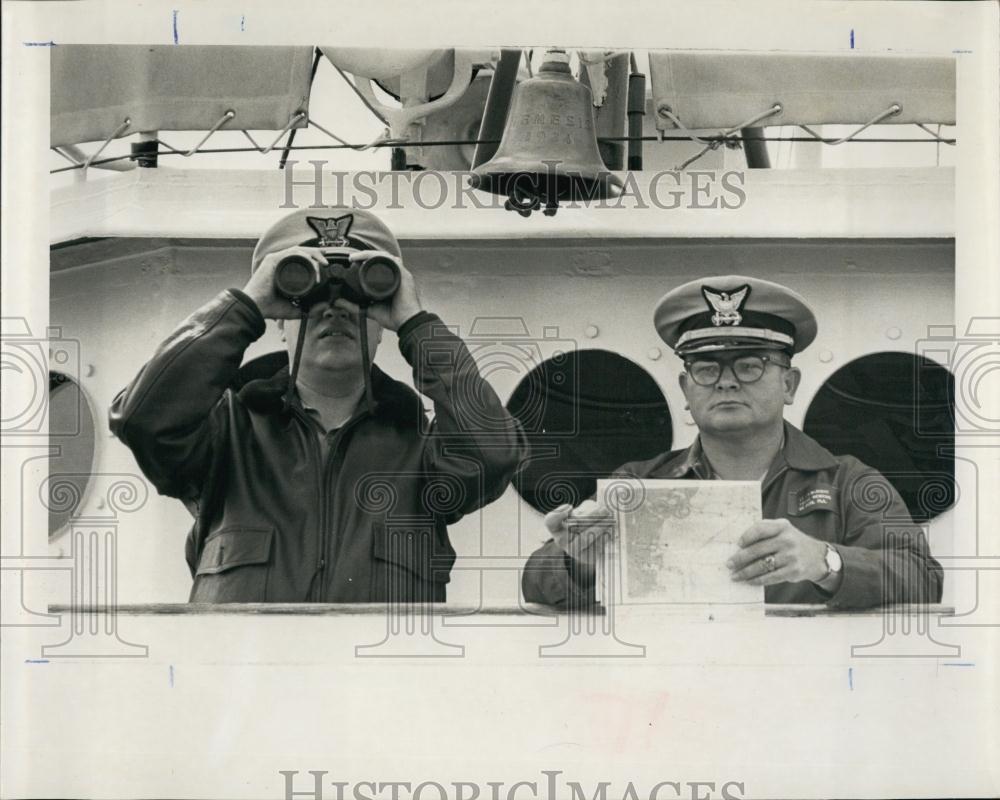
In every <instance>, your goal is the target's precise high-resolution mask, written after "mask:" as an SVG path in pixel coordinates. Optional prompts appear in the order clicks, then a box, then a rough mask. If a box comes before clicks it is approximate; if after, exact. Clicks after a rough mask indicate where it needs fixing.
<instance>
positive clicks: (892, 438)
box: [803, 352, 956, 522]
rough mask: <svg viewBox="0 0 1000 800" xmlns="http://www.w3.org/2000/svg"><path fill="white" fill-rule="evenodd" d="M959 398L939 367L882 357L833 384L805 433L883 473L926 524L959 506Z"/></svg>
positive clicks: (812, 410)
mask: <svg viewBox="0 0 1000 800" xmlns="http://www.w3.org/2000/svg"><path fill="white" fill-rule="evenodd" d="M954 399H955V384H954V379H953V377H952V374H951V373H950V372H949V371H948V370H947V369H946V368H945V367H943V366H941V365H940V364H938V363H937V362H935V361H932V360H930V359H927V358H924V357H923V356H914V355H912V354H910V353H896V352H882V353H875V354H872V355H867V356H863V357H861V358H858V359H856V360H854V361H852V362H850V363H849V364H847V365H845V366H844V367H841V368H840V369H839V370H837V371H836V372H835V373H834V374H833V375H832V376H830V378H829V379H827V381H826V382H825V383H824V384H823V386H822V388H821V389H820V390H819V392H817V393H816V396H815V398H813V401H812V403H810V405H809V410H808V411H807V413H806V418H805V423H804V425H803V428H804V430H805V432H806V433H807V434H809V435H810V436H812V437H813V438H814V439H815V440H816V441H818V442H819V443H820V444H822V445H823V446H824V447H825V448H826V449H827V450H829V451H830V452H831V453H833V454H834V455H852V456H855V457H856V458H859V459H861V461H863V462H865V463H866V464H868V465H869V466H871V467H874V468H875V469H877V470H879V471H880V472H881V473H882V474H884V475H885V476H886V478H888V480H889V481H890V482H891V483H892V485H893V486H894V487H895V488H896V491H898V492H899V494H900V495H901V496H902V498H903V501H904V502H905V503H906V505H907V507H908V508H909V510H910V515H911V516H912V517H913V519H914V520H916V521H918V522H925V521H927V520H929V519H933V518H934V517H936V516H937V515H938V514H940V513H941V512H942V511H945V510H946V509H948V508H950V507H951V506H952V505H953V504H954V502H955V496H956V495H955V462H954V457H953V456H952V455H950V454H949V452H948V448H949V447H950V446H951V445H953V444H954V414H953V409H954ZM942 450H943V451H944V452H942Z"/></svg>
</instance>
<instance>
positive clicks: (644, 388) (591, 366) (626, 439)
mask: <svg viewBox="0 0 1000 800" xmlns="http://www.w3.org/2000/svg"><path fill="white" fill-rule="evenodd" d="M507 408H508V410H509V411H510V413H511V414H512V415H513V416H514V417H516V418H517V419H518V420H520V422H521V424H522V425H523V427H524V429H525V432H526V433H527V437H528V441H529V444H530V448H531V456H530V459H529V460H528V462H527V464H526V465H525V467H524V468H523V469H522V470H521V471H520V472H519V473H518V475H517V477H516V478H515V479H514V486H515V488H516V489H517V491H518V493H519V494H520V495H521V497H522V498H524V500H525V501H526V502H528V503H529V504H530V505H531V506H532V507H533V508H535V509H537V510H538V511H541V512H543V513H547V512H548V511H551V510H552V509H553V508H556V507H557V506H559V505H562V504H563V503H572V504H573V505H579V503H581V502H582V501H583V500H585V499H587V498H588V497H590V496H591V495H593V494H594V492H595V491H596V488H597V480H598V478H603V477H607V476H608V475H610V474H611V472H613V471H614V470H615V469H616V468H618V467H620V466H621V465H622V464H625V463H627V462H629V461H637V460H642V459H646V458H652V457H653V456H655V455H658V454H660V453H662V452H664V451H666V450H669V449H670V447H671V443H672V441H673V425H672V422H671V417H670V409H669V408H668V407H667V401H666V398H665V397H664V396H663V392H662V391H660V388H659V386H657V385H656V381H654V380H653V378H652V376H651V375H650V374H649V373H648V372H646V370H644V369H643V368H642V367H640V366H638V365H637V364H634V363H633V362H631V361H629V360H628V359H627V358H623V357H622V356H620V355H617V354H616V353H612V352H609V351H607V350H578V351H576V352H573V353H562V354H559V355H557V356H554V357H553V358H550V359H548V360H546V361H545V362H543V363H542V364H540V365H539V366H537V367H536V368H535V369H534V370H532V371H531V372H530V373H529V374H528V375H526V376H525V377H524V378H523V379H522V380H521V382H520V383H519V384H518V385H517V388H516V389H515V390H514V392H513V394H512V395H511V398H510V400H509V401H508V403H507Z"/></svg>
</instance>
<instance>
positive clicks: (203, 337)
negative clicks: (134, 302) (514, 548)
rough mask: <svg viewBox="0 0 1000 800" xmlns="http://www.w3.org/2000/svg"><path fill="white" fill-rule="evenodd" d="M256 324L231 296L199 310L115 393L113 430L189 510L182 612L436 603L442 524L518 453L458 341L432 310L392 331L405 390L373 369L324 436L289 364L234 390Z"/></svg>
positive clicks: (521, 443)
mask: <svg viewBox="0 0 1000 800" xmlns="http://www.w3.org/2000/svg"><path fill="white" fill-rule="evenodd" d="M264 330H265V322H264V318H263V316H262V315H261V313H260V310H259V309H258V308H257V305H256V304H255V303H254V302H253V300H251V299H250V298H249V297H247V296H246V295H245V294H243V292H241V291H239V290H235V289H229V290H226V291H224V292H222V293H220V294H219V295H218V296H216V297H215V298H214V299H213V300H212V301H211V302H209V303H207V304H206V305H205V306H203V307H202V308H200V309H198V310H197V311H196V312H195V313H194V314H192V315H191V316H190V317H189V318H188V319H187V320H185V321H184V322H183V323H182V324H181V325H180V327H178V328H177V329H176V330H175V331H174V332H173V333H172V334H171V335H170V337H169V338H168V339H167V340H166V341H165V342H164V343H163V344H162V345H161V346H160V347H159V349H158V350H157V352H156V353H155V355H154V356H153V358H152V359H151V360H150V361H149V363H147V364H146V365H145V366H144V367H143V368H142V370H141V371H140V373H139V374H138V376H137V377H136V378H135V379H134V380H133V381H132V382H131V383H130V384H129V386H128V387H126V388H125V389H124V390H122V392H120V393H119V394H118V396H117V397H116V398H115V400H114V402H113V404H112V406H111V411H110V426H111V430H112V432H113V433H114V434H115V436H117V437H118V439H120V440H121V441H122V442H124V443H125V444H126V445H127V446H128V447H129V448H130V449H131V450H132V452H133V453H134V455H135V458H136V460H137V461H138V463H139V466H140V468H141V469H142V471H143V473H144V474H145V475H146V477H147V478H148V479H149V480H150V481H151V482H152V483H153V485H154V486H155V487H156V489H157V490H158V491H159V492H160V493H161V494H164V495H169V496H171V497H176V498H178V499H180V500H182V501H183V502H184V503H185V505H186V506H187V508H188V509H189V511H190V512H191V513H192V515H193V516H194V524H193V526H192V528H191V530H190V533H189V534H188V538H187V545H186V557H187V562H188V565H189V567H190V569H191V574H192V576H193V578H194V585H193V587H192V589H191V595H190V600H191V601H192V602H213V603H223V602H349V603H354V602H370V601H375V602H383V601H408V602H413V601H443V600H445V584H446V583H447V582H448V580H449V572H450V570H451V567H452V564H453V562H454V560H455V551H454V549H453V548H452V545H451V542H450V541H449V537H448V531H447V525H448V524H450V523H453V522H455V521H457V520H458V519H460V518H461V517H462V516H463V515H465V514H468V513H470V512H472V511H474V510H476V509H478V508H480V507H481V506H483V505H485V504H486V503H489V502H491V501H492V500H494V499H496V498H497V497H499V496H500V495H501V494H502V493H503V492H504V491H505V490H506V488H507V486H508V485H509V483H510V480H511V478H512V476H513V475H514V473H515V471H516V469H517V468H518V466H519V465H520V463H521V462H522V460H523V459H524V458H526V456H527V444H526V440H525V437H524V433H523V431H522V430H521V428H520V425H519V424H518V423H517V422H516V421H515V420H514V419H513V418H512V417H511V416H510V415H509V414H508V413H507V411H506V409H505V408H504V407H503V405H502V404H501V402H500V400H499V398H498V397H497V395H496V393H495V392H494V391H493V389H492V388H491V387H490V386H489V384H488V383H487V382H486V381H484V380H483V379H482V377H481V376H480V374H479V370H478V368H477V366H476V363H475V361H474V360H473V358H472V356H471V354H470V353H469V351H468V349H467V348H466V346H465V344H464V343H463V342H462V340H461V339H459V338H458V337H457V336H456V335H454V334H453V333H451V332H450V331H449V330H448V329H447V328H446V327H445V326H444V324H443V323H442V322H441V320H440V319H439V318H438V317H437V316H435V315H434V314H431V313H428V312H420V313H418V314H416V315H415V316H414V317H412V318H411V319H410V320H407V321H406V322H405V323H404V324H403V326H402V327H401V328H400V330H399V331H398V336H399V348H400V351H401V352H402V354H403V356H404V357H405V358H406V360H407V362H408V363H409V364H410V365H411V367H412V368H413V378H414V382H415V383H414V385H415V386H416V387H417V389H418V390H419V391H420V392H422V393H423V394H425V395H426V396H427V397H429V398H430V399H431V400H432V401H433V404H434V419H433V422H428V419H427V414H426V412H425V410H424V406H423V403H422V402H421V400H420V398H419V397H418V395H417V394H416V393H415V392H414V391H413V390H412V389H410V388H409V387H407V386H406V385H404V384H402V383H400V382H399V381H396V380H394V379H392V378H390V377H389V376H387V375H386V374H385V373H383V372H382V371H380V370H379V369H378V368H377V367H373V368H372V389H373V395H374V398H375V406H374V411H373V412H369V410H368V407H367V405H366V404H365V403H364V402H362V403H361V404H360V406H359V409H358V411H357V412H356V413H355V414H354V416H353V417H351V419H350V420H349V421H348V422H347V423H345V424H344V425H343V426H342V427H341V428H339V429H338V430H337V431H335V432H330V433H329V434H327V437H328V438H327V442H328V444H329V446H328V447H327V448H325V449H326V450H327V451H328V452H327V453H326V455H325V457H324V455H323V449H324V448H322V447H321V444H322V443H321V441H320V438H319V435H318V434H317V430H316V428H315V425H314V423H313V422H312V421H311V420H309V418H308V417H307V415H306V413H305V411H304V409H303V408H302V406H301V404H300V403H299V402H298V401H297V400H296V401H294V402H292V403H291V405H290V407H287V408H286V407H285V406H284V404H283V403H282V395H283V393H284V391H285V389H286V386H287V380H288V370H287V367H286V368H285V369H283V370H282V371H281V372H279V373H278V374H276V375H274V376H273V377H272V378H265V379H261V380H255V381H250V382H249V383H247V384H246V385H245V386H243V387H242V388H240V389H236V388H235V387H234V381H235V379H236V377H237V373H238V370H239V367H240V363H241V361H242V359H243V354H244V351H245V350H246V349H247V347H248V346H249V345H250V344H251V343H252V342H253V341H255V340H256V339H258V338H259V337H260V336H261V335H262V334H263V333H264Z"/></svg>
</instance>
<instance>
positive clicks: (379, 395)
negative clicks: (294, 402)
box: [237, 364, 425, 428]
mask: <svg viewBox="0 0 1000 800" xmlns="http://www.w3.org/2000/svg"><path fill="white" fill-rule="evenodd" d="M288 372H289V370H288V367H287V366H285V367H283V368H282V369H280V370H278V372H276V373H275V374H274V375H272V376H271V377H270V378H259V379H257V380H252V381H249V382H248V383H247V384H245V385H244V386H243V388H241V389H240V390H239V392H238V393H237V396H238V397H239V398H240V400H241V401H242V403H243V404H244V405H245V406H246V407H247V408H249V409H250V410H252V411H256V412H257V413H259V414H268V415H272V414H273V415H279V414H281V413H282V412H283V409H284V405H283V403H282V398H283V397H284V394H285V389H287V388H288ZM371 381H372V396H373V397H374V398H375V411H374V415H375V416H376V417H378V418H381V419H384V420H387V421H390V422H392V423H393V424H396V425H400V426H402V427H408V428H417V427H419V425H420V422H421V421H422V420H423V419H425V412H424V405H423V403H422V402H421V401H420V397H419V396H418V395H417V393H416V392H415V391H413V390H412V389H411V388H410V387H409V386H407V385H406V384H404V383H401V382H399V381H397V380H395V379H394V378H390V377H389V376H388V375H386V374H385V373H384V372H383V371H382V370H380V369H379V368H378V367H376V366H375V365H374V364H373V365H372V372H371Z"/></svg>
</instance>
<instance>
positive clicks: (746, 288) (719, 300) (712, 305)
mask: <svg viewBox="0 0 1000 800" xmlns="http://www.w3.org/2000/svg"><path fill="white" fill-rule="evenodd" d="M701 294H702V296H703V297H704V298H705V302H707V303H708V307H709V309H711V310H712V311H713V312H714V313H713V314H712V324H713V325H715V326H716V327H719V326H721V325H739V324H740V323H741V322H742V321H743V314H742V313H741V312H742V311H743V306H745V305H746V302H747V298H748V297H749V296H750V285H749V284H744V285H743V286H740V287H739V288H738V289H734V290H733V291H730V292H723V291H719V290H718V289H713V288H711V287H710V286H702V287H701Z"/></svg>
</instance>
